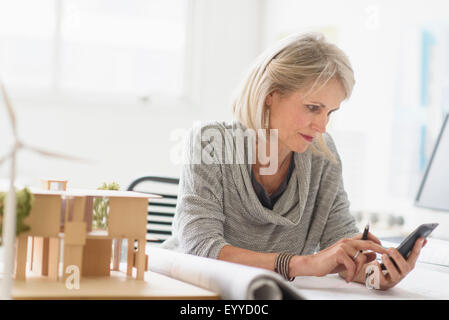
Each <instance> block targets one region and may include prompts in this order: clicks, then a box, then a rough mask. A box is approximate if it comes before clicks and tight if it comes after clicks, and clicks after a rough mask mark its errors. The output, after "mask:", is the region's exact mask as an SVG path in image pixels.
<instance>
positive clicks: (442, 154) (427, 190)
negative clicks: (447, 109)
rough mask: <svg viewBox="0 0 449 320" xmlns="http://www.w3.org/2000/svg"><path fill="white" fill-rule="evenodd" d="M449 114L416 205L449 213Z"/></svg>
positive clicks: (428, 166) (436, 144)
mask: <svg viewBox="0 0 449 320" xmlns="http://www.w3.org/2000/svg"><path fill="white" fill-rule="evenodd" d="M448 118H449V113H448V114H446V116H445V118H444V122H443V125H442V127H441V130H440V133H439V135H438V139H437V142H436V143H435V147H434V148H433V151H432V156H431V158H430V160H429V163H428V164H427V168H426V171H425V173H424V176H423V178H422V181H421V185H420V187H419V190H418V194H417V196H416V199H415V205H416V206H418V207H424V208H429V209H435V210H442V211H449V128H448V127H449V124H448Z"/></svg>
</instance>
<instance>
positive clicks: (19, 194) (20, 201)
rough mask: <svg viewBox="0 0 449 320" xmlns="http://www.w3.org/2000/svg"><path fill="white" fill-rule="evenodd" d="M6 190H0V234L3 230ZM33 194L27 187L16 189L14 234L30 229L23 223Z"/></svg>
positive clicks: (31, 202)
mask: <svg viewBox="0 0 449 320" xmlns="http://www.w3.org/2000/svg"><path fill="white" fill-rule="evenodd" d="M6 196H7V193H6V192H0V235H2V230H3V228H2V227H3V224H2V221H3V210H4V207H5V201H6ZM33 200H34V197H33V194H32V193H31V192H30V190H29V189H28V188H24V189H22V190H19V191H16V201H17V204H16V206H17V209H16V215H17V218H16V236H18V235H19V234H20V233H22V232H25V231H28V230H30V227H29V226H28V225H26V224H25V222H24V221H25V218H26V217H28V215H29V214H30V211H31V206H32V205H33Z"/></svg>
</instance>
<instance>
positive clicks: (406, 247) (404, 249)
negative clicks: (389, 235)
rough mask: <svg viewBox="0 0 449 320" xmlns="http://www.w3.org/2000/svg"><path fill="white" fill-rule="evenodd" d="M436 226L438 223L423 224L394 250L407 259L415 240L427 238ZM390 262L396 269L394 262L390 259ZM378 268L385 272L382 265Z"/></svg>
mask: <svg viewBox="0 0 449 320" xmlns="http://www.w3.org/2000/svg"><path fill="white" fill-rule="evenodd" d="M437 226H438V223H425V224H422V225H420V226H419V227H418V228H416V229H415V231H413V232H412V233H410V234H409V235H408V237H407V238H405V239H404V241H402V242H401V244H400V245H399V246H398V247H397V248H396V249H397V250H398V251H399V253H400V254H401V255H402V256H403V257H404V258H405V259H407V258H408V256H409V255H410V253H411V252H412V250H413V247H414V245H415V242H416V240H418V238H427V237H428V236H429V234H430V233H431V232H432V231H433V230H434V229H435V228H436V227H437ZM390 259H391V261H392V262H393V264H394V265H395V267H397V265H396V263H395V262H394V260H393V259H392V258H391V257H390ZM380 267H381V268H382V270H386V268H385V266H384V264H383V263H381V264H380Z"/></svg>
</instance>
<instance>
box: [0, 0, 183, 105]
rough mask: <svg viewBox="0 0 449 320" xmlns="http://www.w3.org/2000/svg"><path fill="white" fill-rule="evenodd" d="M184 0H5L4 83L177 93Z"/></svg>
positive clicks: (0, 19)
mask: <svg viewBox="0 0 449 320" xmlns="http://www.w3.org/2000/svg"><path fill="white" fill-rule="evenodd" d="M186 4H187V1H185V0H37V1H36V0H8V1H3V2H2V4H1V5H0V12H1V13H0V41H1V46H0V68H1V74H2V75H3V77H4V78H5V80H6V81H7V82H8V85H9V86H13V87H14V88H17V87H19V88H21V89H26V90H40V89H49V91H50V92H52V91H54V92H56V91H58V92H63V93H80V92H81V93H84V94H95V95H104V96H110V95H127V96H128V95H129V96H137V97H142V96H151V95H169V96H180V95H182V94H183V79H184V75H183V74H184V60H185V59H184V56H185V38H186V31H185V30H186V9H187V8H186Z"/></svg>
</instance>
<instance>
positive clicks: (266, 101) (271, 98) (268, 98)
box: [265, 92, 273, 106]
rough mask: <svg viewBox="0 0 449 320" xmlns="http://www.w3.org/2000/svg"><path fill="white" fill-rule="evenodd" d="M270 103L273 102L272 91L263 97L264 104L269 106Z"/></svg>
mask: <svg viewBox="0 0 449 320" xmlns="http://www.w3.org/2000/svg"><path fill="white" fill-rule="evenodd" d="M272 103H273V92H271V93H269V94H268V95H267V97H266V98H265V104H266V105H267V106H271V104H272Z"/></svg>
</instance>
